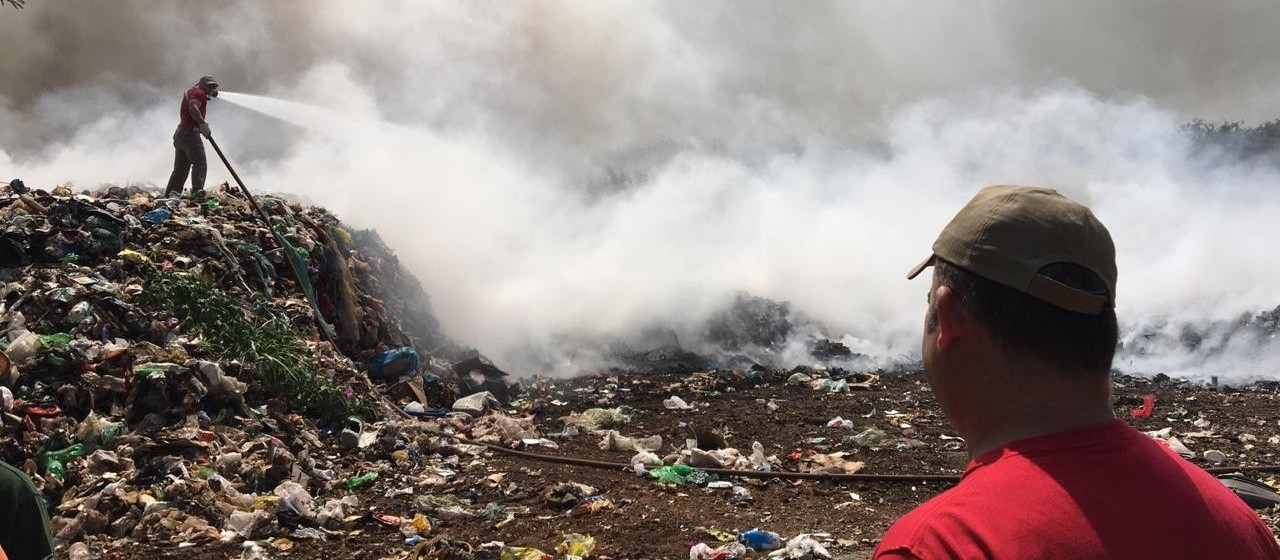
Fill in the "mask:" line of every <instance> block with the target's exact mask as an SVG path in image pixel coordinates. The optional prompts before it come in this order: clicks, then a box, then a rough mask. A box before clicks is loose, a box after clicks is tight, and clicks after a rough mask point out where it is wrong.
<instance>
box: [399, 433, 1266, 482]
mask: <svg viewBox="0 0 1280 560" xmlns="http://www.w3.org/2000/svg"><path fill="white" fill-rule="evenodd" d="M424 431H426V432H428V433H432V434H436V435H439V436H443V437H447V438H451V439H454V440H456V441H458V442H461V443H464V444H467V445H476V446H480V447H484V448H486V449H490V450H492V451H495V452H497V453H502V454H504V455H511V456H513V457H520V458H523V459H529V460H532V461H539V462H543V463H557V464H562V465H576V466H580V467H592V468H598V469H614V470H631V469H632V468H633V467H632V466H631V465H628V464H626V463H615V462H611V461H597V460H594V459H581V458H578V457H564V456H560V455H546V454H543V453H531V452H529V451H520V450H518V449H511V448H508V447H503V446H501V445H493V444H491V443H484V442H480V441H475V440H472V439H468V438H465V437H462V436H460V435H457V434H447V433H444V432H441V431H439V430H434V429H430V428H426V429H424ZM699 470H702V471H706V472H707V473H708V474H714V475H718V476H729V477H740V478H762V479H772V478H779V479H783V480H825V481H829V482H959V481H960V475H958V474H873V473H803V472H790V471H746V470H739V469H716V468H710V469H699ZM1204 470H1205V471H1207V472H1208V473H1210V474H1229V473H1236V472H1243V471H1250V472H1280V465H1257V466H1245V465H1241V466H1235V467H1209V468H1206V469H1204Z"/></svg>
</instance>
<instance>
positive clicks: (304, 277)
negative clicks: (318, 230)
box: [205, 134, 337, 345]
mask: <svg viewBox="0 0 1280 560" xmlns="http://www.w3.org/2000/svg"><path fill="white" fill-rule="evenodd" d="M205 138H207V139H208V140H209V145H211V146H213V150H214V151H215V152H218V157H219V158H220V159H222V164H223V165H225V166H227V171H230V172H231V177H233V178H234V179H235V180H236V184H237V185H239V186H240V192H242V193H244V196H245V198H247V199H248V200H249V206H251V207H252V208H253V210H254V211H255V212H257V213H258V215H259V216H261V217H262V223H263V225H265V226H267V230H268V231H270V232H271V237H272V238H274V239H275V240H276V243H277V244H279V245H280V249H281V250H282V251H284V255H285V258H286V259H288V261H289V264H290V265H291V267H292V268H293V273H294V275H295V276H297V277H298V285H300V286H301V287H302V291H303V293H305V294H306V296H307V303H310V304H311V310H312V311H313V312H315V316H316V323H318V324H319V326H320V334H321V335H323V336H324V337H325V339H326V340H328V341H329V342H330V343H334V342H335V339H336V338H337V333H335V332H334V330H333V327H332V326H330V325H329V322H328V321H326V320H325V319H324V315H323V314H322V313H321V312H320V305H319V304H318V303H317V302H316V291H315V288H313V287H312V285H311V277H310V275H309V274H307V266H306V264H305V263H303V262H302V260H301V258H300V257H298V252H297V251H296V250H295V249H294V248H293V245H292V244H291V243H289V242H288V241H287V240H285V238H284V236H282V235H280V232H278V231H276V228H275V226H273V225H272V224H271V217H270V216H267V213H266V212H263V211H262V207H260V206H258V200H257V199H256V198H254V196H253V193H251V192H249V187H246V186H245V185H244V181H243V180H241V179H240V174H239V173H236V169H235V168H234V167H231V162H230V161H229V160H227V156H226V154H224V153H222V148H219V147H218V143H217V142H216V141H214V139H213V135H212V134H210V135H208V136H205ZM335 345H336V343H335Z"/></svg>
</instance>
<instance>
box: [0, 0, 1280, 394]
mask: <svg viewBox="0 0 1280 560" xmlns="http://www.w3.org/2000/svg"><path fill="white" fill-rule="evenodd" d="M321 4H323V5H321ZM79 6H81V5H80V4H74V3H61V2H56V1H52V0H51V1H49V2H48V3H47V4H42V5H38V6H33V7H32V8H31V9H28V10H26V11H23V12H11V13H6V14H5V15H4V19H3V20H0V31H6V32H12V35H14V36H19V37H23V38H25V39H26V40H29V41H31V42H32V43H34V44H37V45H39V44H43V43H41V41H44V39H43V38H42V36H39V35H36V34H35V33H31V34H29V35H24V34H23V33H24V32H23V29H22V27H21V26H22V22H23V20H24V18H26V19H27V20H28V21H34V22H35V23H38V24H39V25H37V26H36V28H37V30H40V31H43V32H46V33H47V32H50V31H51V30H59V31H64V30H68V29H69V30H73V31H80V32H83V33H86V34H89V35H91V36H94V37H98V36H101V37H109V39H103V40H104V41H121V42H124V46H123V51H124V52H126V53H129V56H125V57H122V58H120V59H119V60H107V59H105V58H106V57H103V56H101V55H97V56H94V55H93V54H92V52H91V51H90V49H88V48H87V47H85V48H81V49H80V50H76V49H72V53H70V54H71V55H74V54H77V53H81V54H84V55H85V56H86V57H90V58H93V60H95V62H96V63H97V65H88V64H86V63H84V62H73V66H74V68H75V69H76V70H77V72H69V73H65V75H64V72H62V71H59V72H57V74H58V75H57V76H56V78H57V79H52V78H49V79H44V78H48V77H46V76H44V75H43V74H41V71H40V70H39V69H38V68H37V67H36V66H33V65H35V64H37V63H38V62H39V61H40V60H41V58H40V57H41V56H42V55H41V53H42V52H43V51H42V50H40V49H36V48H31V49H29V52H28V55H27V56H28V57H30V59H31V60H29V61H27V62H22V61H21V60H20V59H19V60H16V61H15V59H14V58H9V57H6V59H5V62H4V63H3V64H4V65H5V68H6V69H8V70H10V71H11V72H12V73H13V74H14V75H16V76H26V77H29V80H28V82H25V84H26V85H22V86H14V85H10V84H8V83H6V84H4V85H2V86H0V96H3V97H4V98H5V99H6V100H5V101H3V102H0V114H3V115H5V116H6V117H11V118H12V122H13V123H15V124H14V126H13V127H11V128H10V129H9V130H7V131H5V132H0V140H2V141H3V142H4V144H0V145H3V146H4V149H3V150H0V173H9V174H11V175H15V176H21V177H23V178H24V179H26V180H27V182H28V184H30V185H32V186H37V187H39V186H48V185H51V184H53V183H56V182H65V181H75V182H76V183H77V184H80V185H83V186H87V185H92V184H97V183H100V182H107V181H114V182H141V181H151V182H156V183H162V182H163V180H164V179H165V178H166V177H167V173H168V166H169V160H170V158H171V157H172V153H171V151H172V150H171V148H170V147H169V144H168V136H169V135H170V134H171V131H172V127H173V125H174V124H175V118H176V115H175V113H176V111H177V104H178V102H177V99H178V93H179V92H180V91H181V89H183V88H184V87H187V86H188V85H189V82H192V81H194V78H195V77H196V76H198V75H200V74H203V73H208V72H212V73H214V74H216V75H219V76H220V77H221V79H222V81H223V84H224V87H225V88H226V89H229V90H234V91H250V92H254V93H260V94H264V95H271V96H275V97H280V98H284V99H290V100H294V101H298V102H302V103H306V104H309V105H316V106H321V107H325V108H327V110H317V109H314V108H308V107H303V106H297V105H280V104H272V103H271V102H270V100H263V99H260V98H255V97H249V96H241V97H238V98H237V97H234V96H231V95H228V97H227V98H226V99H225V100H220V101H215V102H214V103H213V104H212V106H211V109H210V111H211V115H210V119H211V122H212V123H213V125H214V134H215V136H216V137H217V138H218V139H219V141H220V144H221V145H222V146H223V147H224V149H226V150H227V151H228V153H229V155H230V156H231V157H232V158H233V161H235V162H236V163H237V164H238V165H239V166H240V168H239V171H240V172H241V175H242V176H244V177H245V178H246V180H247V181H248V182H249V184H250V186H251V187H252V188H255V189H258V190H269V191H289V192H295V193H298V194H302V195H305V196H306V197H308V198H309V199H311V200H314V201H316V202H318V203H321V204H324V205H325V206H327V207H329V208H330V209H332V210H334V211H335V212H336V213H337V214H338V215H339V216H340V217H342V218H343V219H344V220H347V221H349V222H352V223H354V224H356V225H360V226H366V227H375V228H377V229H378V231H379V232H380V233H381V234H382V235H383V236H384V238H386V239H387V241H388V242H389V243H390V244H391V245H392V247H394V248H395V249H396V250H397V251H398V252H399V253H400V255H401V257H402V259H403V260H404V262H406V263H407V264H409V265H410V266H411V268H412V270H413V271H414V272H415V273H416V274H417V275H418V276H419V277H420V278H421V279H422V281H423V283H424V285H425V286H426V287H427V290H428V291H429V292H430V293H431V294H432V296H433V305H434V307H435V309H436V311H437V313H438V314H439V315H440V316H441V319H442V321H443V322H444V324H445V326H446V328H447V329H448V330H449V331H450V334H451V335H453V336H455V337H456V338H458V339H460V340H463V341H466V342H468V343H470V344H473V345H476V346H477V347H479V348H480V349H481V350H483V351H485V352H486V353H488V354H490V355H492V356H494V357H495V359H498V360H499V361H500V362H502V363H503V364H504V365H507V366H509V367H512V368H513V369H522V367H524V366H525V365H526V364H527V363H528V362H527V360H526V357H527V356H528V355H529V353H530V352H531V351H532V352H533V353H542V354H545V353H547V352H550V353H552V354H555V353H558V352H561V351H568V350H571V349H566V348H561V347H560V346H559V345H560V344H561V341H563V340H565V337H569V339H574V338H578V337H581V338H589V339H598V338H608V337H614V336H617V337H622V338H627V337H629V336H633V335H635V334H636V333H638V332H640V331H642V330H644V329H648V328H651V327H664V328H670V329H672V330H675V331H677V333H678V334H681V335H682V337H681V340H682V341H689V340H692V339H691V338H690V337H691V335H692V334H694V333H696V332H697V331H698V330H699V329H700V328H701V325H702V324H703V322H704V321H705V319H706V318H707V316H708V315H709V314H710V313H712V312H713V311H715V310H717V309H719V308H720V307H721V306H723V305H724V304H725V303H726V302H727V301H728V299H729V298H731V297H732V296H733V295H734V294H735V293H737V292H739V291H746V292H749V293H752V294H756V295H760V296H764V297H768V298H772V299H777V300H788V301H791V302H793V303H794V304H795V306H796V307H797V308H798V309H800V310H802V311H804V312H805V313H807V314H809V315H812V316H814V317H816V318H817V319H819V320H821V321H822V322H824V323H826V324H828V325H829V326H831V327H832V328H834V329H835V330H837V331H838V332H840V333H848V336H847V337H846V338H845V340H846V341H847V342H849V343H850V345H851V346H853V347H854V350H855V351H862V352H866V353H869V354H873V355H875V356H877V357H881V358H885V359H894V358H898V357H901V356H910V355H912V354H914V353H916V351H917V348H918V329H919V323H920V319H921V315H922V313H923V308H924V295H923V294H924V293H925V289H926V288H925V283H924V282H926V281H922V280H918V281H917V282H916V283H914V284H912V283H908V282H906V281H905V280H904V279H903V275H904V273H905V271H906V269H907V268H908V267H909V266H910V265H912V264H914V263H915V262H916V261H918V260H919V259H920V258H922V257H923V256H924V255H925V254H927V252H928V247H929V245H930V243H931V241H932V239H933V237H934V236H935V235H936V233H937V231H938V229H939V228H940V227H941V226H942V225H943V224H944V223H945V222H946V221H947V219H949V218H950V216H951V215H952V214H953V213H954V212H955V210H956V209H958V208H959V206H960V205H962V204H963V203H964V202H965V201H966V200H967V199H968V198H969V197H970V196H971V195H972V193H973V192H974V191H975V190H976V189H977V188H978V187H980V186H982V185H985V184H992V183H1030V184H1041V185H1050V186H1055V187H1058V188H1060V189H1061V190H1063V191H1064V192H1066V193H1068V194H1069V195H1071V196H1074V197H1076V198H1078V199H1080V200H1082V201H1084V202H1086V203H1088V204H1090V205H1091V206H1092V207H1093V208H1094V209H1095V211H1096V212H1097V213H1098V215H1099V216H1100V217H1101V218H1102V219H1103V220H1104V222H1106V223H1107V224H1108V225H1109V226H1110V227H1111V229H1112V233H1113V236H1114V237H1115V239H1116V241H1117V246H1118V250H1119V252H1120V254H1119V259H1120V271H1121V279H1120V286H1119V292H1120V293H1119V304H1120V306H1119V311H1120V314H1121V316H1122V320H1123V321H1124V322H1125V323H1126V324H1127V327H1128V328H1127V332H1128V333H1130V334H1128V335H1127V339H1126V348H1138V347H1139V346H1140V344H1138V343H1139V342H1141V341H1143V340H1152V337H1150V336H1146V335H1150V334H1153V333H1157V332H1163V333H1166V334H1169V335H1171V336H1173V337H1175V338H1176V337H1177V336H1178V332H1179V329H1180V328H1181V326H1180V325H1181V324H1182V323H1184V322H1190V323H1193V324H1196V325H1206V324H1208V323H1210V322H1213V321H1218V322H1220V323H1221V324H1222V325H1230V324H1232V323H1233V322H1234V321H1235V320H1236V319H1237V318H1238V317H1239V316H1240V315H1241V314H1243V313H1250V312H1256V311H1260V310H1266V309H1271V308H1273V307H1275V306H1276V304H1277V303H1280V298H1277V297H1276V296H1274V295H1272V294H1271V293H1270V290H1269V286H1270V285H1271V284H1274V283H1276V281H1277V280H1280V256H1277V255H1276V254H1275V252H1274V251H1270V250H1268V244H1269V243H1270V240H1271V239H1275V238H1276V234H1277V233H1280V232H1278V231H1277V229H1280V228H1278V227H1277V226H1276V225H1275V224H1276V219H1275V216H1277V215H1278V214H1277V213H1278V212H1280V189H1276V188H1274V185H1275V184H1276V181H1277V179H1280V177H1278V176H1277V174H1276V172H1275V170H1274V169H1270V168H1259V167H1254V166H1250V165H1246V164H1238V163H1217V164H1214V165H1208V164H1205V163H1203V160H1200V159H1196V158H1194V157H1192V156H1191V154H1190V151H1189V146H1188V145H1187V138H1186V137H1184V136H1182V135H1180V134H1179V133H1178V131H1177V127H1178V125H1179V123H1182V122H1185V121H1187V120H1189V119H1190V118H1192V117H1196V116H1199V117H1205V118H1210V119H1220V118H1251V119H1263V118H1271V117H1275V116H1280V102H1278V101H1277V100H1276V99H1274V98H1273V97H1271V96H1266V95H1263V94H1262V93H1263V92H1265V91H1268V89H1269V88H1272V87H1273V86H1275V85H1277V84H1278V83H1280V66H1278V65H1277V63H1276V62H1275V61H1274V57H1271V56H1270V55H1269V54H1267V53H1268V49H1267V48H1266V47H1265V45H1268V44H1269V41H1270V39H1269V37H1270V33H1271V32H1270V30H1271V29H1274V28H1275V24H1276V23H1277V22H1280V14H1278V13H1276V10H1274V9H1267V10H1262V11H1258V10H1252V9H1251V8H1252V7H1253V6H1251V5H1249V3H1238V4H1233V5H1226V6H1222V5H1216V4H1215V5H1214V6H1213V7H1212V9H1210V7H1200V5H1199V4H1188V5H1182V6H1177V7H1172V6H1169V5H1168V4H1166V3H1137V4H1132V5H1128V6H1127V7H1108V8H1106V9H1103V8H1092V9H1088V10H1068V9H1067V8H1066V7H1065V6H1067V4H1066V3H1064V4H1062V5H1061V6H1058V7H1055V6H1046V5H1037V6H1036V7H1034V9H1033V8H1032V7H1030V6H1027V7H1024V6H1023V5H1022V4H1021V3H1012V2H1010V3H989V4H983V5H981V6H969V5H964V6H961V5H957V4H949V3H946V4H944V3H939V4H937V5H933V6H928V7H920V6H917V5H914V4H913V6H912V7H911V9H910V10H907V9H905V7H904V8H894V7H875V8H873V7H869V6H868V7H862V6H860V5H846V4H841V3H835V4H821V3H814V4H805V5H802V6H800V5H791V6H785V7H784V6H781V5H776V4H774V3H767V2H761V3H754V4H712V3H699V4H697V5H690V4H687V3H672V4H665V3H645V4H641V3H611V2H593V3H573V4H562V3H544V2H533V3H522V4H518V5H509V4H501V3H498V4H483V3H473V4H463V5H458V4H454V3H419V2H404V3H396V4H393V5H386V4H379V5H378V9H376V10H375V9H372V8H369V7H366V6H364V5H357V4H352V3H337V2H334V3H319V4H318V3H311V2H307V3H273V4H269V5H259V4H256V3H243V4H240V3H229V4H225V5H219V6H218V7H209V6H206V5H205V4H197V3H182V2H177V3H173V5H170V4H166V6H167V7H166V8H164V9H162V10H159V11H156V12H152V13H150V14H149V15H148V16H146V17H142V18H140V19H129V18H128V17H126V16H129V15H137V14H138V13H141V12H144V11H147V10H148V8H147V7H146V6H150V4H135V3H124V4H119V5H113V6H115V8H114V9H112V10H110V12H109V13H98V14H96V15H97V22H98V26H97V27H95V26H86V25H83V24H80V23H78V22H81V21H82V18H84V17H85V16H83V15H81V14H78V13H77V12H80V11H83V10H81V9H78V7H79ZM1072 6H1074V4H1072ZM104 9H106V8H102V7H99V6H95V7H93V8H92V9H91V11H98V10H104ZM1210 14H1212V15H1213V16H1214V17H1215V18H1216V19H1215V20H1214V21H1217V22H1219V25H1221V26H1222V28H1223V29H1226V28H1228V27H1229V28H1230V29H1232V31H1231V32H1230V33H1227V34H1226V35H1225V36H1226V37H1227V39H1225V40H1221V41H1214V42H1209V41H1208V40H1207V39H1203V38H1202V37H1208V36H1210V35H1211V30H1206V29H1203V26H1201V25H1200V22H1199V21H1198V20H1199V19H1200V18H1201V17H1202V16H1205V17H1207V16H1208V15H1210ZM188 16H192V17H195V18H196V19H197V20H198V21H201V22H203V23H201V24H197V25H192V24H190V23H189V22H187V21H186V20H185V19H183V18H186V17H188ZM177 20H182V23H175V21H177ZM1117 21H1118V22H1120V23H1117ZM1123 22H1128V25H1123V24H1122V23H1123ZM100 26H105V27H106V28H108V29H111V28H112V27H113V26H115V27H117V28H119V29H118V30H128V31H130V32H131V33H133V35H125V36H121V35H116V34H108V33H106V32H104V31H102V30H101V29H100V28H99V27H100ZM1210 27H1212V26H1210ZM1220 30H1221V29H1220ZM139 42H142V43H146V44H148V45H149V47H150V48H141V47H139V46H138V44H137V43H139ZM168 52H172V53H177V54H173V55H172V56H171V57H170V56H166V55H164V54H163V53H168ZM1264 54H1265V56H1264ZM1228 62H1229V63H1228ZM148 72H152V73H154V74H155V75H152V74H148ZM31 82H37V83H39V84H40V87H32V86H31V85H30V84H31ZM233 99H234V100H235V101H236V103H238V104H240V105H243V106H246V107H250V108H254V109H257V110H261V111H265V112H268V113H271V114H275V115H277V116H280V117H281V118H284V119H286V120H290V121H293V122H294V123H295V124H296V125H300V126H294V125H286V124H282V123H280V122H278V121H276V120H274V119H269V118H265V117H263V116H261V115H259V114H256V113H254V112H251V111H247V110H244V109H243V108H241V107H238V106H235V105H229V104H227V103H223V102H222V101H228V100H233ZM6 120H9V119H6ZM383 123H389V125H388V124H383ZM17 131H25V132H21V133H19V132H17ZM51 131H52V132H51ZM210 170H211V173H210V181H221V180H225V179H226V178H228V177H227V175H226V174H225V172H224V171H222V170H221V169H220V168H219V166H218V165H217V163H216V160H215V162H213V165H211V169H210ZM1225 329H1226V327H1225V326H1224V327H1223V328H1222V329H1220V330H1219V331H1214V332H1226V330H1225ZM1246 339H1247V340H1246ZM1218 346H1221V347H1228V348H1229V349H1227V350H1221V349H1219V350H1218V351H1214V352H1203V351H1202V352H1188V351H1186V349H1185V345H1173V344H1171V345H1164V346H1161V347H1159V348H1156V347H1153V346H1152V345H1147V346H1145V347H1143V349H1144V351H1143V352H1141V353H1139V352H1137V351H1132V352H1126V353H1125V354H1124V355H1122V357H1121V360H1120V363H1119V365H1121V366H1123V367H1126V368H1130V369H1134V370H1140V371H1147V372H1151V373H1154V372H1157V371H1164V372H1166V373H1170V374H1176V375H1183V376H1190V377H1197V378H1202V377H1207V376H1209V375H1217V376H1220V377H1222V378H1223V379H1246V378H1257V377H1275V375H1276V371H1277V368H1278V366H1280V360H1277V359H1276V358H1280V356H1278V355H1277V354H1280V350H1276V349H1275V347H1274V346H1272V345H1270V344H1269V343H1268V342H1267V341H1265V340H1258V339H1255V338H1252V337H1246V336H1236V337H1234V338H1232V339H1230V340H1229V341H1225V342H1223V343H1222V344H1220V345H1218Z"/></svg>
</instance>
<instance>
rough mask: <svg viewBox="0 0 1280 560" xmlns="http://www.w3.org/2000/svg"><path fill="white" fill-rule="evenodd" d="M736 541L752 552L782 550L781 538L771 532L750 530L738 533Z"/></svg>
mask: <svg viewBox="0 0 1280 560" xmlns="http://www.w3.org/2000/svg"><path fill="white" fill-rule="evenodd" d="M738 540H739V541H741V542H742V544H745V545H747V546H748V547H751V548H752V549H754V550H774V549H777V548H782V537H779V536H778V534H777V533H775V532H773V531H764V530H761V529H752V530H750V531H747V532H745V533H738Z"/></svg>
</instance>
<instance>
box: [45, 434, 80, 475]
mask: <svg viewBox="0 0 1280 560" xmlns="http://www.w3.org/2000/svg"><path fill="white" fill-rule="evenodd" d="M83 456H84V446H83V445H81V444H79V443H77V444H75V445H72V446H71V447H68V448H66V449H59V450H57V451H46V452H45V454H44V470H45V472H48V473H49V474H51V475H53V476H56V477H58V478H62V475H63V474H64V473H65V472H66V467H65V465H66V463H67V461H70V460H72V459H75V458H76V457H83Z"/></svg>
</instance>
